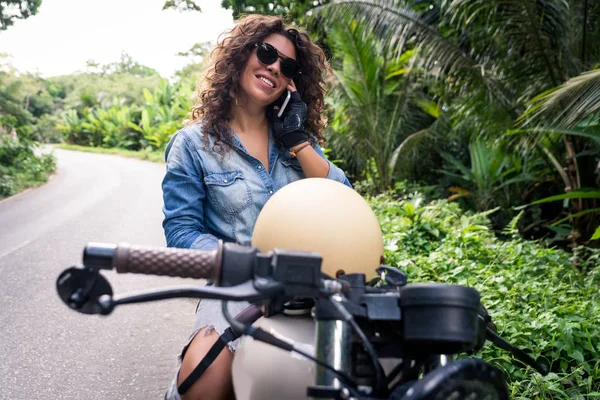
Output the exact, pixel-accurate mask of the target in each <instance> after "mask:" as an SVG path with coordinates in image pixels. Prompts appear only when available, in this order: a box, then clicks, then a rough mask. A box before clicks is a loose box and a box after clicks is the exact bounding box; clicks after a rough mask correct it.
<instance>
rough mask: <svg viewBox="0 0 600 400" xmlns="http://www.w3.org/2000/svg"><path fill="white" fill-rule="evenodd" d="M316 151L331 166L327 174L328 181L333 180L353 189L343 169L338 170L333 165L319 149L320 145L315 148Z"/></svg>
mask: <svg viewBox="0 0 600 400" xmlns="http://www.w3.org/2000/svg"><path fill="white" fill-rule="evenodd" d="M314 149H315V151H316V152H317V153H318V154H319V155H320V156H321V157H323V159H324V160H325V161H327V163H328V164H329V172H328V173H327V179H331V180H334V181H337V182H340V183H343V184H344V185H346V186H348V187H352V185H351V184H350V181H349V180H348V178H347V177H346V174H345V173H344V171H342V169H341V168H338V167H337V166H336V165H335V164H334V163H332V162H331V161H329V160H328V159H327V158H326V157H325V153H323V150H321V147H319V145H318V144H317V145H315V146H314Z"/></svg>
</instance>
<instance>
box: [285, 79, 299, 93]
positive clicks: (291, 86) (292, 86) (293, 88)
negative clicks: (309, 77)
mask: <svg viewBox="0 0 600 400" xmlns="http://www.w3.org/2000/svg"><path fill="white" fill-rule="evenodd" d="M287 89H288V90H289V91H290V92H295V91H297V90H298V89H296V83H294V80H293V79H290V83H288V85H287Z"/></svg>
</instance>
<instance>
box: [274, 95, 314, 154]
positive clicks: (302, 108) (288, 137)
mask: <svg viewBox="0 0 600 400" xmlns="http://www.w3.org/2000/svg"><path fill="white" fill-rule="evenodd" d="M278 112H279V110H275V109H271V110H270V112H269V119H270V121H271V129H272V131H273V137H275V139H277V140H279V141H280V142H281V144H283V146H284V147H285V148H287V149H290V148H292V147H294V146H296V145H298V144H300V143H302V142H307V141H308V137H307V136H306V134H305V133H304V121H306V116H307V115H308V107H307V106H306V103H304V102H303V101H302V99H301V98H300V94H299V93H298V92H297V91H296V92H292V93H291V96H290V101H289V102H288V105H287V107H286V108H285V111H284V112H283V115H282V116H281V118H279V117H278V116H277V113H278Z"/></svg>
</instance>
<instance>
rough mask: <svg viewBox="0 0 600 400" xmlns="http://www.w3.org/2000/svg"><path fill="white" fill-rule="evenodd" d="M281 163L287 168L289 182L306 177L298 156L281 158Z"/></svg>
mask: <svg viewBox="0 0 600 400" xmlns="http://www.w3.org/2000/svg"><path fill="white" fill-rule="evenodd" d="M281 164H282V165H283V168H284V170H285V174H286V176H287V178H288V182H293V181H296V180H298V179H302V178H305V177H306V175H304V171H303V170H302V167H301V166H300V162H298V160H297V159H296V158H287V159H283V160H281Z"/></svg>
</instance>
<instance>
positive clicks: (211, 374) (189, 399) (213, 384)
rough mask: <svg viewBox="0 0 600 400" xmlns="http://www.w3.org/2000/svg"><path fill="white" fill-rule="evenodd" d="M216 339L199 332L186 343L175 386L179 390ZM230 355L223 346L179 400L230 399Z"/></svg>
mask: <svg viewBox="0 0 600 400" xmlns="http://www.w3.org/2000/svg"><path fill="white" fill-rule="evenodd" d="M218 338H219V334H218V333H217V332H216V331H215V330H213V329H209V330H207V329H206V328H204V329H202V330H200V332H198V334H196V336H195V337H194V339H193V340H192V342H191V343H190V345H189V347H188V349H187V351H186V353H185V356H184V357H183V361H182V363H181V368H180V369H179V376H178V378H177V385H178V386H180V385H181V384H182V383H183V382H184V381H185V379H186V378H187V377H188V376H189V375H190V374H191V373H192V371H193V370H194V368H196V366H197V365H198V364H199V363H200V361H202V359H203V358H204V356H205V355H206V353H208V351H209V350H210V348H211V347H212V345H213V344H214V343H215V342H216V341H217V339H218ZM232 362H233V353H232V352H231V351H230V350H229V348H228V347H227V346H225V348H224V349H223V350H222V351H221V353H219V355H218V357H217V358H216V359H215V360H214V361H213V362H212V364H211V365H210V366H209V367H208V368H207V369H206V371H204V373H203V374H202V376H200V378H198V380H197V381H196V382H194V384H193V385H192V386H191V387H190V389H189V390H188V391H187V392H186V393H185V394H183V395H181V399H182V400H229V399H233V398H234V395H233V383H232V377H231V364H232Z"/></svg>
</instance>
